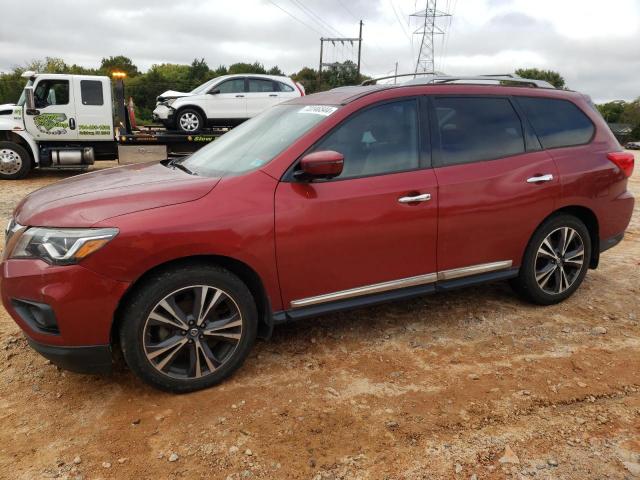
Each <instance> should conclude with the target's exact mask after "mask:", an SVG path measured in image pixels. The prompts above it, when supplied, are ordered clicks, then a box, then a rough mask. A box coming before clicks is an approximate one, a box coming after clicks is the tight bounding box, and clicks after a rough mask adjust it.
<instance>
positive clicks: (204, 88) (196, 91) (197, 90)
mask: <svg viewBox="0 0 640 480" xmlns="http://www.w3.org/2000/svg"><path fill="white" fill-rule="evenodd" d="M216 80H218V78H214V79H213V80H209V81H208V82H205V83H203V84H202V85H200V86H199V87H196V88H194V89H193V90H191V92H189V93H193V94H194V95H200V94H201V93H207V92H208V91H209V89H210V88H211V87H212V85H213V83H214V82H215V81H216Z"/></svg>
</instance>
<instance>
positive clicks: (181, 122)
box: [176, 108, 204, 133]
mask: <svg viewBox="0 0 640 480" xmlns="http://www.w3.org/2000/svg"><path fill="white" fill-rule="evenodd" d="M203 123H204V122H203V120H202V114H201V113H200V112H198V111H197V110H195V109H192V108H185V109H184V110H180V111H179V112H178V115H177V117H176V127H178V130H179V131H181V132H183V133H196V132H198V131H200V130H201V129H202V127H203Z"/></svg>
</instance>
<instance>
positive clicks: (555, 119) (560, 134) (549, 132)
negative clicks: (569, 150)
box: [517, 97, 595, 148]
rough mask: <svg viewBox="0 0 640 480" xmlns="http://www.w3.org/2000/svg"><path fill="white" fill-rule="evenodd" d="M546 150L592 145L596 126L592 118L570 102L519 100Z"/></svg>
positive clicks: (540, 99)
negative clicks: (590, 142)
mask: <svg viewBox="0 0 640 480" xmlns="http://www.w3.org/2000/svg"><path fill="white" fill-rule="evenodd" d="M517 101H518V103H519V104H520V106H521V107H522V109H523V110H524V112H525V114H526V115H527V118H528V119H529V121H530V122H531V126H532V127H533V129H534V130H535V132H536V134H537V135H538V138H539V139H540V143H541V144H542V147H543V148H558V147H571V146H575V145H584V144H585V143H589V141H591V138H592V137H593V134H594V132H595V127H594V125H593V123H592V122H591V120H590V119H589V117H587V115H586V114H585V113H584V112H583V111H582V110H580V109H579V108H578V107H577V106H576V105H575V104H574V103H572V102H570V101H568V100H561V99H555V98H539V97H518V98H517Z"/></svg>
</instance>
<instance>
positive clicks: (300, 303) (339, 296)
mask: <svg viewBox="0 0 640 480" xmlns="http://www.w3.org/2000/svg"><path fill="white" fill-rule="evenodd" d="M437 278H438V275H437V274H435V273H427V274H426V275H418V276H416V277H409V278H402V279H400V280H392V281H390V282H383V283H376V284H373V285H367V286H365V287H357V288H351V289H349V290H341V291H339V292H334V293H327V294H324V295H318V296H316V297H308V298H303V299H301V300H293V301H292V302H291V308H301V307H308V306H310V305H316V304H318V303H325V302H333V301H336V300H346V299H348V298H353V297H359V296H361V295H369V294H372V293H380V292H387V291H389V290H397V289H399V288H405V287H414V286H416V285H426V284H428V283H435V281H436V280H437Z"/></svg>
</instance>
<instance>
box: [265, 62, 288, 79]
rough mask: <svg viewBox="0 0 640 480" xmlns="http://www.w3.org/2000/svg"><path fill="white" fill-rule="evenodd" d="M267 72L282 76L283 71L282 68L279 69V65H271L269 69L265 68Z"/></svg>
mask: <svg viewBox="0 0 640 480" xmlns="http://www.w3.org/2000/svg"><path fill="white" fill-rule="evenodd" d="M267 74H268V75H280V76H281V77H284V76H285V75H284V72H283V71H282V70H280V67H278V66H277V65H276V66H274V67H271V68H270V69H269V70H267Z"/></svg>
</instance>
